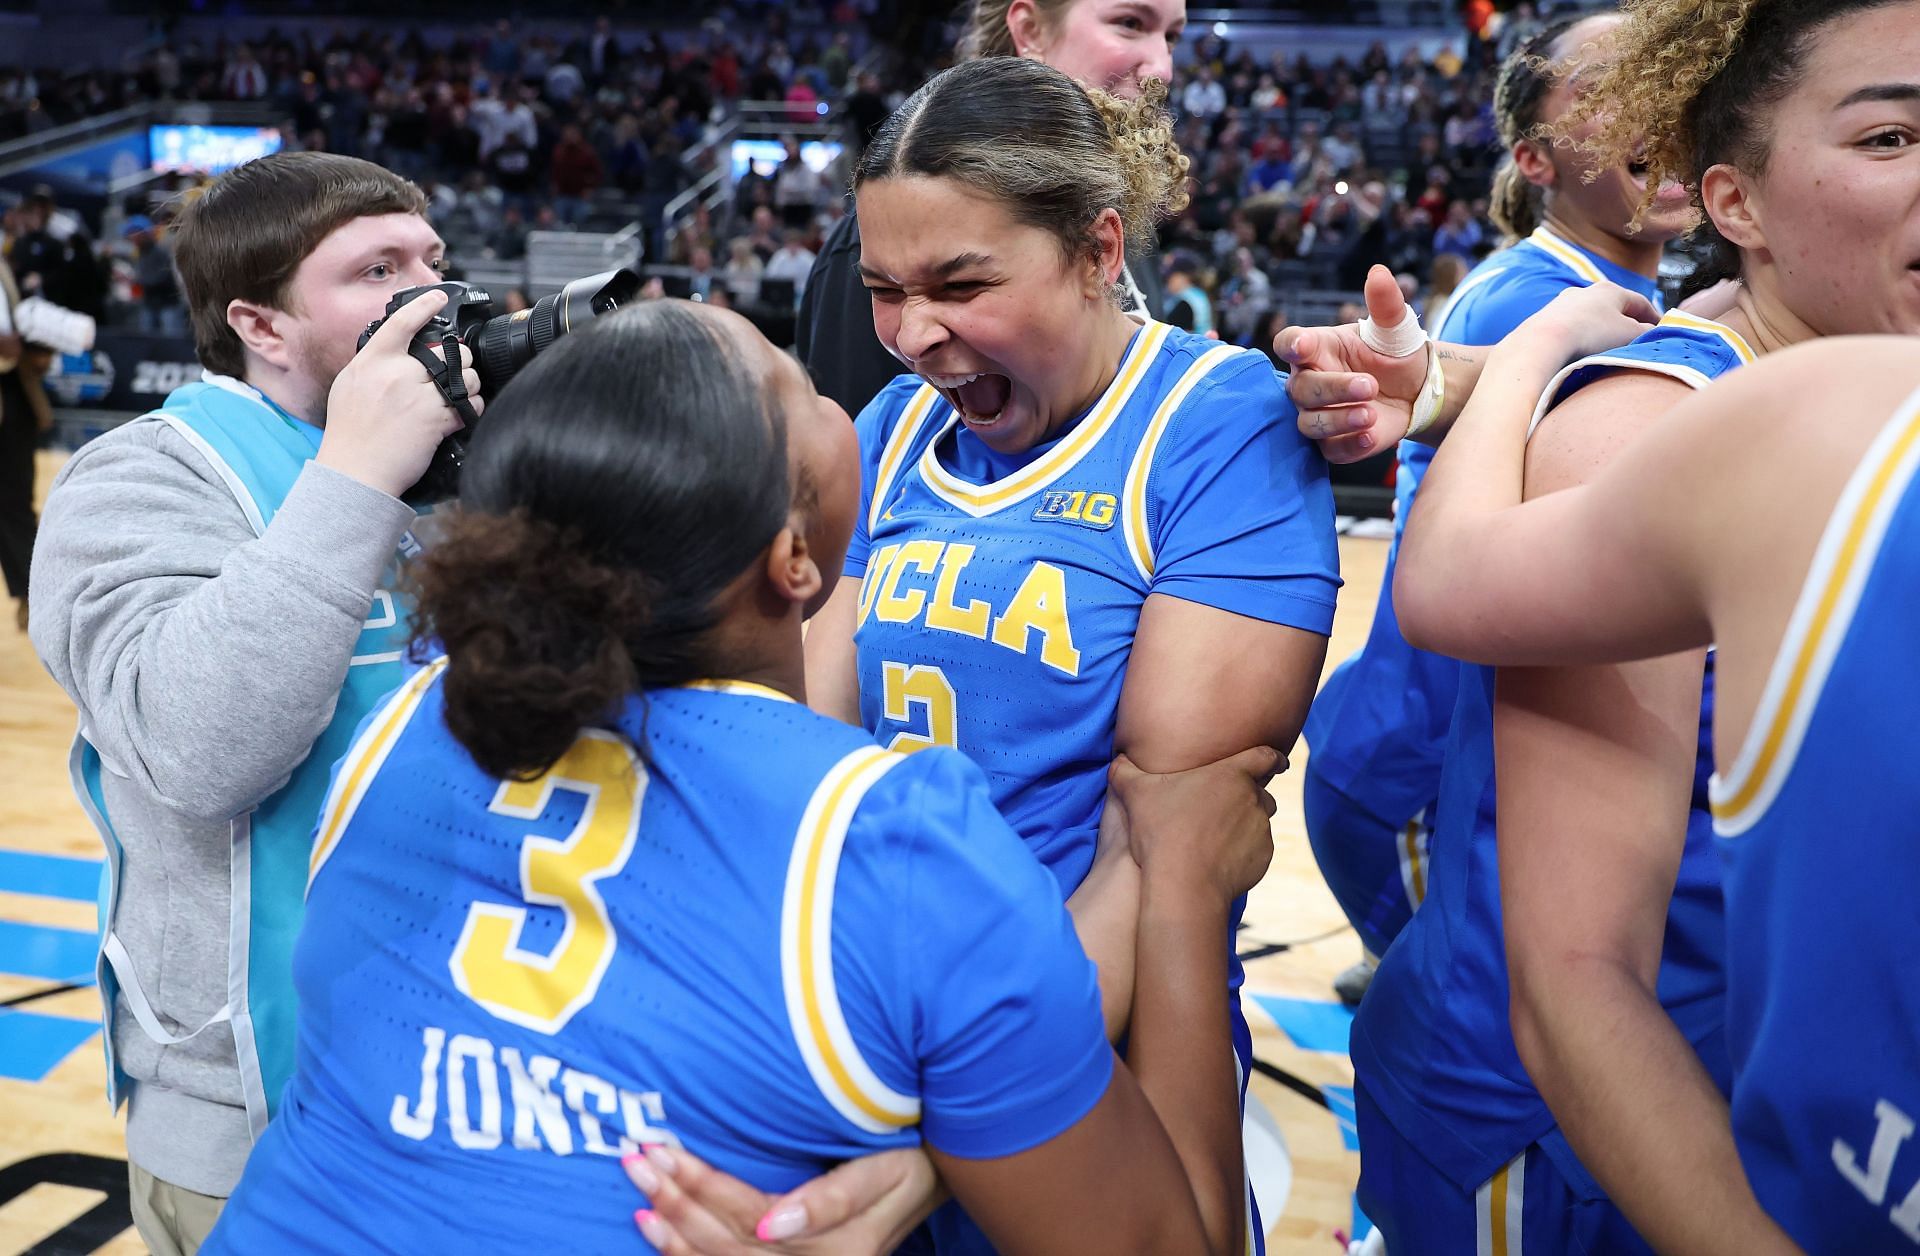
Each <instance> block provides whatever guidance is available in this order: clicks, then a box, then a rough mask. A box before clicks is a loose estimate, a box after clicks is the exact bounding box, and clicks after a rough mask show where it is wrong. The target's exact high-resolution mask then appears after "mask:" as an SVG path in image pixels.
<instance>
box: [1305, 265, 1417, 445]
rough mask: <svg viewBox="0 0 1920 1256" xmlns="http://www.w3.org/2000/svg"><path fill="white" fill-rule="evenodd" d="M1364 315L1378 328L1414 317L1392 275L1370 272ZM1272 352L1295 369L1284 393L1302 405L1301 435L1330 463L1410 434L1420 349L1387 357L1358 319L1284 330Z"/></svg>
mask: <svg viewBox="0 0 1920 1256" xmlns="http://www.w3.org/2000/svg"><path fill="white" fill-rule="evenodd" d="M1366 301H1367V316H1368V317H1369V318H1371V319H1372V320H1373V321H1374V323H1375V324H1376V325H1378V326H1379V327H1380V328H1382V329H1383V330H1387V329H1392V328H1396V327H1399V326H1400V324H1401V322H1402V320H1404V319H1408V318H1412V317H1413V311H1412V310H1411V309H1409V308H1408V306H1407V299H1406V295H1405V294H1404V293H1402V292H1401V291H1400V285H1399V284H1398V283H1396V282H1395V281H1394V278H1393V272H1391V271H1389V270H1388V269H1387V268H1386V267H1385V266H1375V267H1374V268H1373V269H1372V270H1371V271H1369V272H1367V284H1366ZM1273 351H1274V354H1275V356H1277V357H1279V358H1280V359H1281V360H1282V361H1285V362H1287V363H1288V364H1289V365H1291V366H1292V367H1293V374H1292V376H1291V377H1290V378H1289V379H1288V381H1287V395H1288V396H1289V397H1291V398H1293V403H1294V405H1295V406H1297V407H1299V410H1300V417H1299V424H1300V432H1301V434H1302V435H1303V436H1305V437H1307V438H1308V439H1309V440H1312V441H1314V442H1316V443H1317V444H1318V445H1319V446H1320V452H1321V454H1323V455H1324V456H1325V457H1326V459H1327V461H1328V462H1358V461H1359V460H1360V459H1362V458H1366V457H1370V456H1371V455H1373V454H1376V453H1378V452H1380V451H1381V450H1383V449H1391V448H1392V447H1393V446H1394V444H1395V443H1396V442H1398V441H1399V440H1400V439H1401V438H1402V437H1404V436H1405V435H1406V434H1407V428H1408V426H1409V425H1410V424H1411V423H1412V420H1413V407H1414V403H1415V402H1416V401H1417V400H1419V397H1420V390H1421V388H1422V387H1423V386H1424V385H1425V383H1426V380H1427V367H1428V355H1429V354H1430V353H1432V352H1434V348H1433V346H1431V345H1429V346H1428V348H1427V351H1426V352H1424V353H1414V354H1411V355H1409V356H1407V357H1399V358H1396V357H1392V356H1390V355H1388V354H1385V353H1382V352H1380V351H1379V350H1378V349H1375V348H1373V347H1372V346H1371V345H1369V344H1367V342H1366V341H1365V340H1363V339H1362V338H1361V336H1360V325H1359V324H1358V323H1347V324H1344V325H1342V326H1339V327H1288V328H1284V329H1283V330H1282V331H1281V332H1280V334H1279V335H1277V336H1275V337H1274V338H1273Z"/></svg>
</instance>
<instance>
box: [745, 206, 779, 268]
mask: <svg viewBox="0 0 1920 1256" xmlns="http://www.w3.org/2000/svg"><path fill="white" fill-rule="evenodd" d="M752 224H753V225H752V226H751V227H750V228H749V229H748V231H747V235H746V241H747V244H748V245H749V246H751V247H752V249H753V251H754V253H755V254H756V255H757V256H758V257H759V258H760V261H761V262H762V263H766V262H769V261H772V260H773V255H774V254H775V253H778V252H779V251H780V243H781V241H780V233H779V232H778V231H777V230H775V228H774V218H773V210H771V209H770V208H768V207H767V206H765V205H756V206H754V210H753V219H752Z"/></svg>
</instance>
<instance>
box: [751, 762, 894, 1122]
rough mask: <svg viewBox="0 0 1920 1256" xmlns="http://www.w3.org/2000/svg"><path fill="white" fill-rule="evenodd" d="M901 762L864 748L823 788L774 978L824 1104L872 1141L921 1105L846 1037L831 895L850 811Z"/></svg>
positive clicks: (803, 833)
mask: <svg viewBox="0 0 1920 1256" xmlns="http://www.w3.org/2000/svg"><path fill="white" fill-rule="evenodd" d="M904 760H905V756H904V755H898V754H894V753H892V752H890V751H886V750H882V749H880V748H879V747H878V746H869V747H863V748H861V749H859V750H856V751H854V752H853V753H852V754H850V755H848V756H847V757H846V758H844V759H842V760H840V762H838V763H836V764H835V765H834V766H833V768H832V769H831V770H830V771H829V772H828V773H827V774H826V776H825V777H824V778H823V779H822V780H821V782H820V784H819V786H818V787H816V788H815V790H814V792H813V799H812V801H811V802H809V803H808V804H807V810H806V814H805V815H804V816H802V817H801V820H800V828H799V831H798V832H797V833H796V834H795V836H794V842H793V853H792V855H791V856H790V858H789V860H788V864H787V884H786V893H785V896H784V899H783V902H782V905H781V912H780V977H781V985H782V987H783V988H784V990H785V993H786V1002H787V1019H788V1022H789V1023H790V1024H791V1026H792V1028H793V1038H794V1043H795V1044H796V1045H797V1046H798V1047H799V1048H800V1055H801V1057H802V1058H803V1059H804V1060H805V1061H806V1065H807V1071H808V1072H809V1073H810V1074H811V1075H812V1077H813V1081H814V1085H816V1086H817V1087H819V1089H820V1093H821V1095H822V1096H824V1097H825V1098H826V1100H827V1102H828V1103H831V1104H832V1105H833V1107H834V1109H835V1110H836V1111H838V1112H839V1113H840V1115H842V1116H844V1117H845V1118H847V1120H849V1121H851V1122H852V1123H853V1124H854V1125H856V1126H858V1127H859V1128H860V1129H863V1130H866V1131H868V1132H870V1133H875V1134H884V1133H888V1132H891V1131H893V1130H897V1129H901V1128H904V1127H906V1126H909V1125H914V1124H917V1123H918V1122H919V1120H920V1100H919V1098H918V1097H916V1096H913V1095H903V1094H901V1093H900V1092H899V1091H896V1090H894V1089H893V1088H891V1087H890V1086H888V1085H887V1084H886V1083H885V1082H883V1081H881V1080H880V1078H879V1077H878V1076H877V1075H876V1074H875V1073H874V1071H873V1070H872V1069H871V1068H870V1067H868V1065H867V1062H866V1060H865V1059H864V1058H863V1057H862V1056H861V1054H860V1049H859V1047H858V1046H857V1045H856V1044H855V1043H854V1041H853V1035H852V1033H851V1032H849V1031H848V1029H847V1022H846V1018H845V1016H843V1015H842V1014H841V1010H840V997H839V993H838V991H837V990H836V989H835V986H834V980H833V887H834V881H835V878H836V877H837V875H838V873H839V867H840V852H841V849H842V848H843V847H844V846H845V844H846V840H847V827H848V825H849V824H851V823H852V821H853V816H854V812H855V810H856V809H857V808H858V807H859V806H860V802H861V800H862V799H863V798H865V797H866V794H867V791H868V790H870V789H872V788H873V787H874V785H875V784H877V783H878V782H879V780H880V778H881V777H883V776H885V775H886V774H887V773H888V772H889V771H891V770H892V769H893V768H894V767H895V766H896V765H898V764H900V763H901V762H903V761H904Z"/></svg>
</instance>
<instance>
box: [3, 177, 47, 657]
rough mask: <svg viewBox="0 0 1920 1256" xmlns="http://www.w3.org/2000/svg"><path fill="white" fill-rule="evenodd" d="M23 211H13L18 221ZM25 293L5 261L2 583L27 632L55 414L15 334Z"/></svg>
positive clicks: (37, 364) (39, 364) (39, 358)
mask: <svg viewBox="0 0 1920 1256" xmlns="http://www.w3.org/2000/svg"><path fill="white" fill-rule="evenodd" d="M17 212H18V211H17V210H16V211H9V213H8V217H9V218H12V217H13V216H14V214H15V213H17ZM19 303H20V288H19V285H18V284H16V283H15V282H14V277H13V272H12V271H11V270H10V269H9V268H8V267H7V262H6V259H5V258H4V257H0V578H4V579H5V581H6V586H7V593H8V595H9V596H11V597H13V598H15V599H16V600H17V604H16V606H15V608H14V623H15V624H17V625H18V626H19V628H20V630H21V631H22V632H25V631H26V628H27V589H28V575H29V570H30V568H31V566H32V560H33V542H34V535H35V532H36V530H37V529H38V527H39V522H38V520H37V519H36V518H35V517H34V513H33V478H34V462H33V458H34V447H35V446H36V445H37V444H38V443H39V437H40V433H41V432H43V431H45V430H46V429H47V428H49V427H51V426H52V425H53V411H52V410H51V409H50V408H49V407H48V405H47V395H46V393H45V391H44V390H42V388H41V387H40V374H41V370H42V368H43V366H44V365H45V360H46V359H45V355H44V354H41V353H36V352H35V351H34V350H32V349H31V348H29V347H28V346H27V345H25V344H23V343H22V342H21V340H20V337H19V336H18V335H16V334H14V330H13V310H14V307H15V306H17V305H18V304H19Z"/></svg>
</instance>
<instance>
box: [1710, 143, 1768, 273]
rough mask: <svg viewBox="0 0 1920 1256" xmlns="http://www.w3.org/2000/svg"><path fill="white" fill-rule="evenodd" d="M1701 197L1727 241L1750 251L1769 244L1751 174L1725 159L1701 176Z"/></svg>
mask: <svg viewBox="0 0 1920 1256" xmlns="http://www.w3.org/2000/svg"><path fill="white" fill-rule="evenodd" d="M1700 201H1701V203H1702V204H1703V205H1705V206H1706V210H1707V217H1709V218H1711V219H1713V225H1714V228H1715V229H1716V230H1718V231H1719V232H1720V234H1721V236H1722V237H1724V238H1725V239H1726V241H1727V243H1729V244H1731V245H1733V246H1734V247H1735V248H1738V249H1743V250H1749V251H1751V250H1755V249H1764V248H1766V247H1767V232H1766V223H1765V214H1764V212H1763V207H1762V206H1761V204H1760V198H1759V196H1758V195H1757V194H1756V189H1755V187H1754V181H1753V180H1752V179H1751V178H1750V177H1749V176H1748V175H1746V174H1744V173H1743V172H1741V171H1740V170H1738V169H1736V168H1735V167H1733V166H1730V165H1727V164H1726V163H1724V162H1723V163H1721V164H1720V165H1717V166H1714V167H1712V168H1710V169H1709V170H1708V171H1707V173H1706V175H1705V176H1704V177H1702V178H1701V180H1700Z"/></svg>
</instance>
